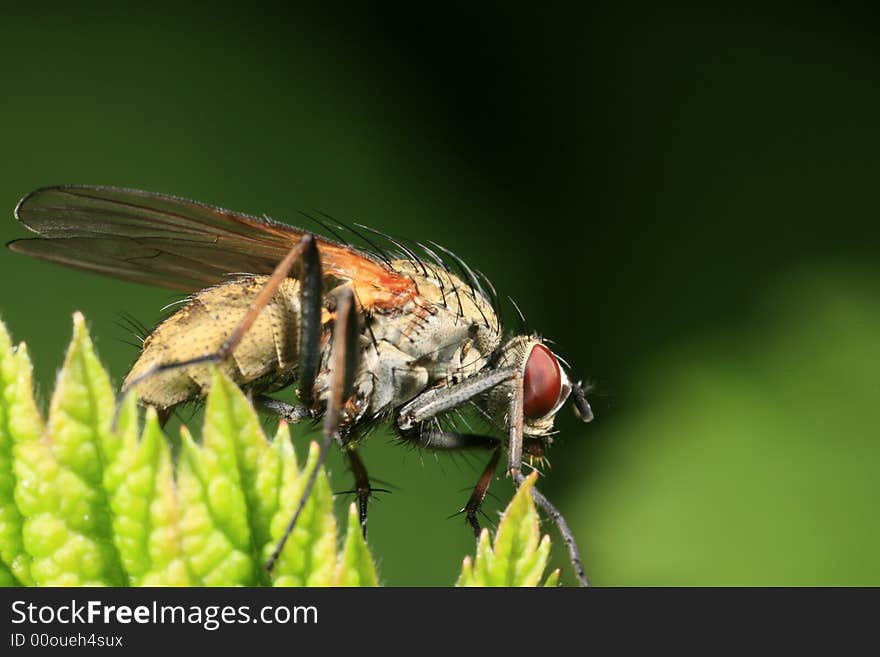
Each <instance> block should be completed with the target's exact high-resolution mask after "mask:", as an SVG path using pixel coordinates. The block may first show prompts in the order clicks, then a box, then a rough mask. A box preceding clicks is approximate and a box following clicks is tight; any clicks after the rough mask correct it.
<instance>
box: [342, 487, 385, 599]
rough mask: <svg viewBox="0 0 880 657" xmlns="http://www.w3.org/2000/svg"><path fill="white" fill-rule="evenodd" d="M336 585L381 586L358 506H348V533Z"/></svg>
mask: <svg viewBox="0 0 880 657" xmlns="http://www.w3.org/2000/svg"><path fill="white" fill-rule="evenodd" d="M334 584H335V585H336V586H379V578H378V577H377V575H376V566H375V564H374V563H373V557H372V556H371V555H370V550H369V548H368V547H367V542H366V541H365V540H364V535H363V531H362V530H361V523H360V517H359V515H358V510H357V506H356V505H355V504H354V503H352V504H351V505H350V506H349V507H348V533H347V535H346V538H345V548H344V549H343V552H342V555H341V558H340V560H339V565H338V566H337V568H336V578H335V582H334Z"/></svg>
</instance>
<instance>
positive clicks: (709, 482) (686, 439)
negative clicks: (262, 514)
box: [0, 4, 880, 585]
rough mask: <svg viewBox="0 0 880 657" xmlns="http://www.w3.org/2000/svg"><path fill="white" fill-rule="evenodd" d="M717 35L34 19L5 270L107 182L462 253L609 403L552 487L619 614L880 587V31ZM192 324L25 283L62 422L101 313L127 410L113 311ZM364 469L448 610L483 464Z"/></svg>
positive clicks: (411, 23) (295, 15) (449, 22)
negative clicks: (71, 382) (62, 387)
mask: <svg viewBox="0 0 880 657" xmlns="http://www.w3.org/2000/svg"><path fill="white" fill-rule="evenodd" d="M704 11H705V10H698V9H695V8H688V9H687V10H682V11H681V13H680V14H676V13H675V12H674V11H672V10H670V9H669V8H664V9H663V10H662V12H653V13H652V10H651V9H650V8H649V5H647V4H646V5H645V6H641V7H639V6H638V5H631V6H630V9H628V10H626V11H624V10H616V11H614V12H610V11H609V12H603V11H595V12H593V13H586V11H585V13H582V14H578V15H565V14H551V13H550V12H539V11H538V10H537V9H536V10H534V11H533V12H532V13H529V12H519V11H517V12H514V11H512V10H507V11H500V10H498V9H492V10H489V9H485V10H478V9H474V8H470V7H467V6H466V5H463V6H459V7H457V8H456V7H454V6H452V5H444V8H443V9H442V10H441V9H437V10H435V13H417V12H415V11H413V12H410V13H399V11H397V10H395V11H393V12H392V11H391V10H388V12H387V13H384V14H383V13H369V12H365V11H359V10H352V9H351V8H348V9H346V10H345V11H343V10H338V11H335V12H334V11H333V10H327V12H326V13H314V12H307V11H299V10H297V9H292V8H290V7H280V6H279V7H274V6H271V5H263V6H260V7H255V8H252V9H247V8H244V7H243V6H236V7H235V8H229V9H225V8H222V7H218V6H217V5H207V4H206V5H204V6H202V7H201V8H193V9H191V10H189V13H186V14H184V13H181V10H180V9H176V8H175V6H174V5H168V6H167V7H162V6H161V5H159V6H156V5H152V6H151V7H150V9H149V10H148V9H143V10H140V11H138V10H136V9H133V8H125V9H122V8H121V6H115V7H113V6H110V7H105V8H91V9H90V8H84V7H83V6H81V5H80V6H78V7H77V8H76V9H75V10H74V9H71V8H70V6H69V5H66V4H64V5H61V4H59V5H58V6H56V7H52V6H50V5H46V4H41V5H40V7H39V8H35V9H32V10H28V9H25V8H23V7H19V9H18V10H17V11H16V12H14V13H9V12H6V14H5V16H4V20H3V21H2V24H0V75H2V78H0V79H2V82H3V88H4V94H3V98H2V100H0V144H2V152H3V156H4V157H3V164H2V165H0V166H2V172H3V175H2V176H0V207H2V208H5V209H6V210H5V218H4V219H3V220H2V221H0V239H2V241H4V242H5V241H7V240H9V239H13V238H15V237H21V236H24V234H25V231H24V230H23V229H22V228H20V227H19V226H18V225H17V224H16V222H15V221H14V219H13V216H12V210H13V208H14V206H15V203H16V202H17V200H18V199H19V197H21V196H22V195H23V194H25V193H26V192H28V191H30V190H32V189H34V188H36V187H40V186H44V185H49V184H57V183H89V184H107V185H123V186H129V187H137V188H142V189H147V190H154V191H160V192H167V193H172V194H177V195H182V196H187V197H191V198H195V199H199V200H203V201H207V202H210V203H214V204H217V205H221V206H226V207H229V208H232V209H237V210H243V211H246V212H250V213H253V214H261V213H267V214H269V215H272V216H274V217H277V218H280V219H282V220H287V221H290V222H291V223H299V222H300V218H299V216H298V215H297V213H296V211H297V210H299V209H306V210H308V209H311V208H318V209H320V210H323V211H325V212H328V213H330V214H332V215H336V216H339V217H340V218H343V219H347V220H359V221H361V222H364V223H367V224H369V225H372V226H375V227H376V228H378V229H381V230H384V231H388V232H391V233H395V234H400V235H404V236H406V237H409V238H412V239H417V240H428V239H431V240H435V241H437V242H439V243H441V244H444V245H446V246H448V247H449V248H451V249H453V250H455V251H456V252H457V253H458V254H459V255H461V256H463V257H464V258H465V259H466V260H467V261H468V262H469V263H470V264H471V265H472V266H474V267H476V268H478V269H480V270H482V271H484V272H485V273H486V274H488V275H489V276H490V277H491V278H492V279H493V282H494V284H495V286H496V287H497V288H498V290H499V291H500V292H501V293H502V294H503V295H508V294H509V295H511V296H513V297H514V298H515V299H516V301H517V303H518V304H519V306H520V307H521V308H522V310H523V312H524V313H525V315H526V317H527V319H528V320H529V325H530V328H533V329H535V330H538V331H540V332H541V333H542V334H544V335H546V336H548V337H551V338H553V339H554V340H555V341H556V343H557V345H558V349H559V352H560V353H561V354H562V355H564V356H565V357H566V358H567V359H568V360H569V361H570V362H571V363H572V364H573V366H574V368H575V372H576V375H578V376H582V377H584V378H587V379H589V380H591V381H594V382H595V384H596V391H595V393H594V396H593V399H592V401H593V407H594V410H595V414H596V420H595V421H594V422H593V423H592V424H591V425H581V424H579V423H578V422H577V421H576V420H575V418H574V417H573V415H572V413H571V412H570V411H569V410H568V409H565V410H564V412H563V413H561V414H560V417H559V422H558V427H559V428H560V429H561V433H560V434H559V436H558V439H557V442H556V444H555V445H554V448H553V450H552V452H551V454H550V456H551V461H552V464H553V467H552V470H551V471H550V473H549V475H548V477H547V478H546V480H544V481H543V483H542V486H543V488H544V490H545V492H546V493H547V495H548V496H549V497H550V498H551V499H552V500H554V501H555V503H556V504H557V505H558V506H559V507H560V509H561V510H562V511H563V512H564V513H565V514H566V516H567V517H568V519H569V521H570V523H571V524H572V525H573V527H574V529H575V533H576V534H577V537H578V539H579V542H580V545H581V548H582V550H583V552H584V558H585V562H586V565H587V569H588V572H589V574H590V575H591V576H592V578H593V581H594V582H595V583H596V584H600V585H658V584H671V585H676V584H686V585H774V584H794V585H817V584H818V585H826V584H840V585H868V584H873V585H878V584H880V557H878V554H880V518H878V513H877V511H876V503H877V499H878V493H880V487H878V483H877V465H878V463H880V440H878V438H880V436H878V429H877V426H878V421H877V409H878V400H880V377H878V372H880V271H878V260H877V256H878V253H880V248H878V244H880V242H878V240H880V223H878V221H877V216H878V211H880V192H878V190H880V187H878V180H880V156H878V154H880V129H878V116H880V76H878V71H880V61H878V60H880V42H878V40H877V38H876V30H875V29H874V22H873V20H872V18H873V17H872V16H869V15H867V14H863V13H859V12H857V11H854V10H847V9H844V8H832V7H831V6H830V4H829V6H828V7H826V8H824V9H821V10H818V9H813V10H809V11H808V10H806V9H801V10H799V11H798V12H794V13H792V12H790V11H786V10H782V9H778V10H777V9H775V8H773V7H772V6H771V5H767V4H763V5H761V8H760V9H759V10H758V11H757V13H751V14H749V15H748V16H744V15H732V14H731V15H722V14H720V13H713V14H711V15H709V14H706V13H704ZM174 298H175V296H174V295H173V294H170V293H168V292H167V291H162V290H156V289H150V288H145V287H140V286H137V285H134V284H129V283H125V282H121V281H114V280H110V279H104V278H100V277H98V276H94V275H89V274H85V273H78V272H74V271H72V270H67V269H63V268H60V267H58V266H54V265H50V264H48V263H43V262H39V261H36V260H30V259H27V258H25V257H21V256H16V255H14V254H12V253H10V252H8V251H4V252H2V253H0V316H2V318H3V319H4V321H5V322H6V323H7V324H8V326H9V328H10V330H11V331H12V332H13V334H14V337H15V338H16V339H19V340H26V341H27V342H28V343H29V346H30V348H31V351H32V354H33V356H34V359H35V361H36V374H37V380H38V382H39V387H40V395H41V398H42V399H43V400H44V401H46V400H47V398H48V396H49V394H50V392H51V389H52V385H53V378H54V373H55V371H56V369H57V367H58V366H59V365H60V363H61V360H62V357H63V351H64V348H65V345H66V343H67V341H68V339H69V337H70V331H71V325H70V316H71V313H72V312H73V311H74V310H77V309H79V310H82V311H83V312H84V313H85V314H86V316H87V318H88V319H89V322H90V325H91V329H92V332H93V335H94V336H95V339H96V342H97V345H98V349H99V353H100V355H101V356H102V358H103V360H104V361H105V362H106V363H107V365H108V366H109V368H110V370H111V372H112V375H113V377H114V380H115V381H116V382H117V383H118V382H119V381H120V380H121V379H122V377H123V375H124V374H125V371H126V368H127V366H128V364H129V363H130V362H131V361H132V360H133V359H134V357H135V355H136V354H135V352H134V350H133V349H132V348H131V347H130V346H128V345H126V344H124V342H123V340H125V339H127V338H128V336H127V334H126V333H125V331H123V330H122V329H121V328H119V327H117V326H116V324H115V322H116V321H117V320H118V315H119V313H121V312H123V311H127V312H130V313H132V314H133V315H135V316H136V317H137V318H139V319H140V320H141V321H143V322H144V323H146V324H148V325H149V324H151V323H152V322H154V321H155V320H156V319H157V318H158V317H159V316H160V308H162V306H164V305H165V304H166V303H168V302H169V301H172V300H173V299H174ZM511 315H512V312H509V313H508V317H510V316H511ZM306 440H307V437H306V436H304V435H303V434H302V433H301V432H298V433H297V441H298V443H299V444H300V446H301V448H302V449H304V448H305V442H306ZM363 455H364V458H365V460H366V462H367V465H368V467H369V469H370V472H371V473H372V474H373V475H374V476H375V477H378V478H380V479H383V480H388V481H390V482H391V483H393V484H395V485H396V486H397V487H398V488H399V490H396V491H395V492H394V493H393V494H391V495H385V496H383V498H382V500H381V501H380V502H378V503H376V504H374V505H373V507H372V510H371V517H370V543H371V545H372V546H373V549H374V552H375V554H376V555H377V556H378V557H379V559H380V564H379V566H380V571H381V575H382V578H383V580H384V581H385V582H386V583H387V584H391V585H425V584H427V585H448V584H451V583H452V582H453V581H454V578H455V576H456V575H457V573H458V570H459V567H460V561H461V558H462V557H463V556H464V554H466V553H469V552H472V550H473V543H472V538H471V536H470V533H469V531H468V530H467V529H466V527H465V525H464V523H463V521H462V520H461V518H457V519H453V520H447V519H446V516H448V515H449V514H450V513H452V512H454V511H455V510H456V509H458V508H459V507H460V506H461V505H462V503H463V502H464V500H465V499H466V497H467V495H468V492H467V490H466V489H467V488H468V487H470V486H471V485H472V484H473V482H474V481H475V479H476V477H477V476H478V474H479V472H480V469H481V467H482V457H480V458H479V459H476V460H470V459H469V460H462V459H450V458H449V457H441V458H435V457H434V456H433V455H432V454H427V453H419V452H414V451H412V450H409V449H406V448H401V447H398V446H396V445H393V444H391V442H390V439H389V437H388V435H387V434H386V435H383V434H378V435H375V436H373V437H371V438H370V441H369V443H368V444H367V445H366V446H365V449H364V451H363ZM331 467H332V469H333V479H334V486H335V487H336V488H337V490H342V489H346V488H348V487H349V485H350V483H349V475H348V473H347V472H346V471H345V468H344V466H343V464H342V462H341V459H340V458H339V457H338V455H336V454H334V455H333V457H332V459H331ZM493 492H494V493H495V494H496V495H497V496H498V499H489V500H488V502H487V511H488V513H489V514H490V515H492V516H495V514H496V513H497V511H499V510H500V509H501V508H503V506H504V504H505V502H506V500H507V499H509V495H510V486H509V484H508V482H506V481H504V480H503V478H499V480H498V481H496V483H495V485H494V486H493ZM342 506H343V505H342V504H339V508H340V510H341V508H342ZM545 529H546V531H548V532H550V533H551V534H552V535H553V537H554V538H556V535H555V533H554V532H553V529H552V527H551V526H550V525H549V524H546V525H545ZM556 543H557V544H559V543H560V542H559V541H558V539H557V540H556ZM554 563H555V565H559V566H562V567H563V569H564V572H565V578H566V581H568V582H569V583H570V582H571V581H572V579H571V577H570V568H568V562H567V559H566V555H565V553H564V551H563V550H561V549H559V548H558V546H557V549H556V552H555V554H554Z"/></svg>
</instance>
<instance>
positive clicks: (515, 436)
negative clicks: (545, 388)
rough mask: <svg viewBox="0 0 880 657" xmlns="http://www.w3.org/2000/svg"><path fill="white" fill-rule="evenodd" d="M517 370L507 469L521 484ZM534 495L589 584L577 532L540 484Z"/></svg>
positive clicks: (520, 384)
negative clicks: (546, 495) (547, 496)
mask: <svg viewBox="0 0 880 657" xmlns="http://www.w3.org/2000/svg"><path fill="white" fill-rule="evenodd" d="M516 374H517V375H516V376H515V377H514V378H513V395H512V396H511V398H510V415H509V416H510V442H509V443H508V444H509V447H508V454H509V459H508V462H507V471H508V473H510V476H511V477H512V478H513V482H514V485H516V487H517V488H519V486H520V485H521V484H522V482H523V481H524V480H525V477H524V476H523V474H522V472H521V470H520V466H521V464H522V450H523V396H524V392H523V378H522V375H521V374H520V373H519V371H517V373H516ZM532 499H533V500H534V501H535V504H537V505H538V506H539V507H541V508H542V509H544V512H545V513H546V514H547V515H548V516H550V519H551V520H552V521H553V524H554V525H556V529H558V530H559V534H560V536H562V541H563V542H564V543H565V547H567V548H568V558H569V559H570V560H571V565H572V566H574V574H575V576H576V577H577V579H578V582H579V583H580V585H581V586H589V585H590V581H589V580H588V579H587V574H586V572H584V564H583V561H581V553H580V550H578V546H577V542H576V541H575V540H574V534H573V533H572V531H571V529H570V528H569V526H568V523H567V522H565V518H564V517H563V515H562V514H561V513H560V512H559V510H558V509H557V508H556V507H555V506H553V504H551V503H550V500H548V499H547V498H546V497H544V494H543V493H542V492H541V491H539V490H538V488H537V487H532Z"/></svg>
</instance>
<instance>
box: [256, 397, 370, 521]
mask: <svg viewBox="0 0 880 657" xmlns="http://www.w3.org/2000/svg"><path fill="white" fill-rule="evenodd" d="M254 407H255V408H256V409H257V410H259V411H261V412H263V413H268V414H269V415H274V416H276V417H278V418H280V419H282V420H285V421H286V422H290V423H296V422H302V421H303V420H310V419H312V417H313V415H312V411H311V409H309V408H308V407H307V406H304V405H302V404H288V403H287V402H284V401H281V400H278V399H273V398H272V397H267V396H265V395H258V396H257V397H254ZM337 442H338V443H339V447H340V449H342V451H343V452H344V453H345V455H346V457H347V458H348V463H349V466H350V467H351V471H352V473H353V474H354V488H353V489H352V490H347V491H342V492H343V493H355V494H356V495H357V498H358V513H359V515H360V523H361V531H362V532H363V535H364V538H366V537H367V501H368V500H369V499H370V496H371V495H372V493H373V491H374V490H379V489H374V488H373V487H372V486H371V485H370V476H369V475H368V474H367V468H366V466H365V465H364V462H363V461H362V460H361V457H360V454H358V453H357V449H356V448H355V446H354V445H353V444H352V443H346V442H345V441H343V440H342V438H341V437H340V439H339V440H338V441H337Z"/></svg>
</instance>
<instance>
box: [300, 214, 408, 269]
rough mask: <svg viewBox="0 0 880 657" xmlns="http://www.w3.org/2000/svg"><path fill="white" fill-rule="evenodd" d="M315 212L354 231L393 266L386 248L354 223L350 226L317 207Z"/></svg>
mask: <svg viewBox="0 0 880 657" xmlns="http://www.w3.org/2000/svg"><path fill="white" fill-rule="evenodd" d="M313 212H317V213H318V214H320V215H321V216H322V217H324V218H326V219H328V220H330V221H335V222H336V224H337V226H338V227H339V228H342V229H343V230H347V231H349V232H350V233H354V234H355V235H356V236H358V237H359V238H361V239H362V240H363V241H364V242H366V243H367V245H368V246H369V247H370V248H371V249H373V252H374V253H375V254H376V255H377V256H379V257H380V258H381V259H382V261H383V262H384V263H385V264H386V265H388V266H389V267H391V258H389V257H388V254H387V253H385V250H384V249H383V248H381V247H380V246H379V245H378V244H376V243H375V242H374V241H373V240H371V239H370V238H369V237H367V236H366V235H364V234H363V233H362V232H360V231H359V230H357V228H355V227H354V225H351V226H350V225H348V224H347V223H344V222H343V221H342V220H340V219H337V218H336V217H331V216H330V215H329V214H327V213H326V212H321V211H320V210H317V209H313Z"/></svg>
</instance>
